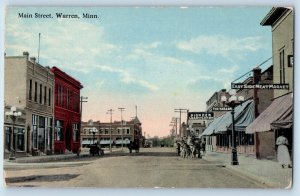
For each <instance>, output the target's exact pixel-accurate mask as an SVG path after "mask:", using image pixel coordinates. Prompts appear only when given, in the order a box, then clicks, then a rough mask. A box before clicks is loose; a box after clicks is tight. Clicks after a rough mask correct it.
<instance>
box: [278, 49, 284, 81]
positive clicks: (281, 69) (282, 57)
mask: <svg viewBox="0 0 300 196" xmlns="http://www.w3.org/2000/svg"><path fill="white" fill-rule="evenodd" d="M279 69H280V83H281V84H283V83H285V67H284V49H282V50H281V51H280V52H279Z"/></svg>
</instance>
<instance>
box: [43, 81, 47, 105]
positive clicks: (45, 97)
mask: <svg viewBox="0 0 300 196" xmlns="http://www.w3.org/2000/svg"><path fill="white" fill-rule="evenodd" d="M44 104H45V105H46V104H47V87H46V86H45V87H44Z"/></svg>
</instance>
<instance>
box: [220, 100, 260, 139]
mask: <svg viewBox="0 0 300 196" xmlns="http://www.w3.org/2000/svg"><path fill="white" fill-rule="evenodd" d="M253 109H254V107H253V100H252V99H251V100H248V101H245V102H244V103H242V104H241V105H239V106H237V107H235V109H234V120H235V130H236V131H244V130H245V127H247V126H248V125H249V124H250V123H251V122H252V121H253V120H254V117H253V114H252V113H253ZM248 117H250V118H249V119H247V118H248ZM231 127H232V114H231V111H230V112H226V114H225V115H224V118H223V119H222V123H220V125H219V126H218V127H217V128H216V129H215V133H222V132H226V131H227V130H231Z"/></svg>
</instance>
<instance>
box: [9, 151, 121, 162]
mask: <svg viewBox="0 0 300 196" xmlns="http://www.w3.org/2000/svg"><path fill="white" fill-rule="evenodd" d="M103 150H104V156H105V155H107V154H110V150H109V149H106V148H105V149H103ZM119 150H120V149H118V148H117V149H112V152H118V151H119ZM89 156H91V155H90V154H89V149H88V148H84V149H82V151H81V152H80V154H79V157H78V156H77V154H75V153H69V154H53V155H42V156H30V157H19V158H16V159H15V160H12V161H10V160H8V159H4V162H6V163H9V162H10V163H41V162H55V161H62V160H71V159H78V158H83V157H89ZM95 156H96V155H95ZM91 157H92V156H91Z"/></svg>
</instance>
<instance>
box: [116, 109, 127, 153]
mask: <svg viewBox="0 0 300 196" xmlns="http://www.w3.org/2000/svg"><path fill="white" fill-rule="evenodd" d="M118 110H120V111H121V134H122V151H123V139H124V138H123V116H122V112H123V111H124V110H125V108H118Z"/></svg>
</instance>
